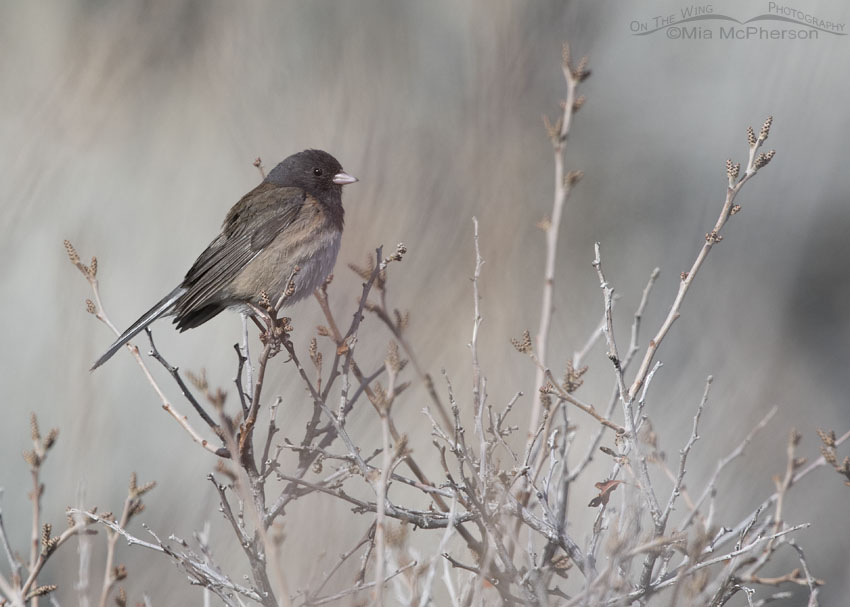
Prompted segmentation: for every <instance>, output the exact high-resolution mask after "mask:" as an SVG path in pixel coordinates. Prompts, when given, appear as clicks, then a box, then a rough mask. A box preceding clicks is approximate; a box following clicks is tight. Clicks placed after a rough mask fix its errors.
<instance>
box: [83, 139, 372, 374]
mask: <svg viewBox="0 0 850 607" xmlns="http://www.w3.org/2000/svg"><path fill="white" fill-rule="evenodd" d="M355 181H357V179H356V178H355V177H352V176H351V175H349V174H348V173H345V172H344V171H343V170H342V166H341V165H340V164H339V162H337V160H336V158H334V157H333V156H331V155H330V154H328V153H327V152H323V151H321V150H305V151H303V152H299V153H298V154H293V155H292V156H290V157H289V158H287V159H286V160H284V161H283V162H281V163H280V164H279V165H277V166H276V167H275V168H274V169H272V171H271V172H270V173H269V174H268V176H267V177H266V178H265V179H264V180H263V182H262V183H261V184H260V185H258V186H257V187H256V188H254V189H253V190H251V191H250V192H248V193H247V194H246V195H245V196H243V197H242V200H240V201H239V202H237V203H236V204H235V205H234V206H233V208H232V209H230V212H229V213H228V214H227V217H226V218H225V219H224V224H222V226H221V234H219V235H218V236H217V237H216V238H215V240H213V241H212V242H211V243H210V245H209V246H208V247H207V249H206V250H205V251H204V252H203V253H201V255H200V257H198V259H197V260H196V261H195V263H194V264H193V265H192V267H191V268H190V269H189V271H188V272H187V273H186V277H185V278H184V279H183V282H181V283H180V286H178V287H177V288H176V289H174V290H173V291H171V293H169V294H168V295H166V296H165V297H163V298H162V299H161V300H159V301H158V302H157V303H156V304H155V305H154V306H153V307H152V308H151V309H150V310H148V311H147V312H145V313H144V314H143V315H142V317H141V318H139V320H137V321H136V322H134V323H133V324H132V325H131V326H130V328H129V329H127V330H126V331H124V333H122V334H121V337H119V338H118V339H117V340H115V343H113V344H112V345H111V346H109V349H108V350H107V351H106V353H105V354H104V355H103V356H101V357H100V358H99V359H97V362H96V363H94V365H93V366H92V370H94V369H96V368H97V367H99V366H100V365H102V364H103V363H105V362H106V361H107V360H109V358H110V357H111V356H112V355H113V354H115V352H117V351H118V350H119V349H120V348H121V346H123V345H124V344H126V343H127V342H128V341H130V340H131V339H132V338H133V337H134V336H135V335H137V334H138V333H139V332H141V331H143V330H144V328H145V327H147V326H148V325H149V324H150V323H152V322H153V321H154V320H156V319H157V318H159V317H161V316H172V315H173V316H174V324H176V325H177V328H178V329H179V330H180V331H185V330H186V329H191V328H193V327H197V326H198V325H201V324H203V323H205V322H206V321H208V320H209V319H211V318H212V317H213V316H215V315H216V314H218V313H219V312H221V311H222V310H224V309H225V308H233V307H235V308H241V309H244V308H245V307H246V306H248V305H254V306H257V305H258V304H260V297H261V293H265V294H266V295H267V297H268V298H269V300H270V301H271V302H275V301H277V300H278V298H279V297H280V296H281V295H282V294H283V292H284V290H285V289H286V288H287V286H288V282H289V279H290V277H291V276H292V271H293V269H294V268H295V266H298V268H299V271H298V274H297V276H296V277H295V280H294V282H295V291H294V293H292V294H291V295H290V296H289V297H288V298H287V300H286V301H287V303H292V302H294V301H297V300H299V299H302V298H304V297H306V296H307V295H309V294H310V293H312V292H313V289H315V288H316V287H317V286H319V285H320V284H322V282H323V281H324V280H325V279H326V278H327V276H328V274H330V273H331V270H332V269H333V266H334V263H335V262H336V256H337V253H338V252H339V243H340V238H341V236H342V223H343V209H342V186H344V185H345V184H347V183H354V182H355Z"/></svg>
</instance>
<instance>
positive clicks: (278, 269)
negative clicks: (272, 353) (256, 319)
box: [228, 229, 342, 303]
mask: <svg viewBox="0 0 850 607" xmlns="http://www.w3.org/2000/svg"><path fill="white" fill-rule="evenodd" d="M286 232H287V233H286V235H285V237H284V234H281V235H280V236H278V237H277V238H276V239H275V240H274V241H272V242H271V243H270V244H269V245H268V246H267V247H266V248H265V249H263V250H262V251H261V252H260V253H259V254H257V256H256V257H254V258H253V259H252V260H251V261H250V262H248V264H247V265H246V266H245V268H244V269H243V270H242V271H241V272H240V273H239V275H238V276H236V278H235V279H234V281H233V283H232V285H231V287H230V289H228V290H229V291H230V293H228V296H229V298H232V299H235V300H242V301H246V300H247V301H252V302H254V303H258V302H259V298H260V293H261V292H263V291H265V292H266V293H267V294H268V296H269V298H270V299H271V301H273V302H274V301H276V300H277V299H278V298H279V297H280V295H281V294H282V293H283V291H284V289H286V286H287V281H288V279H289V277H290V275H291V274H292V270H293V268H294V267H295V266H298V268H299V271H298V274H297V275H296V276H295V279H294V280H295V293H294V294H293V295H292V296H290V298H289V300H288V302H289V303H292V302H295V301H298V300H299V299H303V298H304V297H307V296H308V295H310V293H312V292H313V289H315V288H316V287H318V286H319V285H321V284H322V282H323V281H324V280H325V278H327V277H328V274H330V273H331V271H332V270H333V267H334V263H335V262H336V257H337V253H339V245H340V240H341V238H342V233H341V232H340V231H339V230H323V231H320V232H318V233H316V232H313V233H312V234H310V236H309V237H307V234H306V230H305V231H304V232H305V234H304V236H305V237H304V238H300V237H299V236H300V235H299V234H298V232H299V230H297V229H296V230H286Z"/></svg>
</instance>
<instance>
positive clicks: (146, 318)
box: [89, 287, 186, 371]
mask: <svg viewBox="0 0 850 607" xmlns="http://www.w3.org/2000/svg"><path fill="white" fill-rule="evenodd" d="M185 292H186V289H184V288H183V287H177V288H176V289H174V290H173V291H172V292H171V293H169V294H168V295H166V296H165V297H163V298H162V299H160V300H159V301H158V302H157V303H156V305H154V307H152V308H151V309H150V310H148V311H147V312H145V313H144V314H142V316H141V318H139V320H137V321H136V322H134V323H133V324H132V325H130V328H129V329H127V330H126V331H124V332H123V333H122V334H121V337H119V338H118V339H116V340H115V343H113V344H112V345H111V346H109V349H108V350H107V351H106V352H105V353H104V354H103V356H101V357H100V358H98V359H97V362H95V363H94V364H93V365H92V367H91V369H89V370H90V371H94V370H95V369H97V368H98V367H99V366H100V365H102V364H103V363H105V362H106V361H107V360H109V359H110V358H112V355H113V354H115V353H116V352H117V351H118V350H120V349H121V346H123V345H124V344H126V343H127V342H128V341H130V340H131V339H133V338H134V337H135V336H136V335H138V334H139V333H141V332H142V331H144V329H145V327H147V326H148V325H149V324H151V323H152V322H153V321H155V320H156V319H157V318H159V317H160V316H163V315H165V314H167V313H168V312H169V311H170V310H171V308H172V306H174V303H175V302H176V301H177V300H178V299H179V298H180V296H181V295H183V293H185Z"/></svg>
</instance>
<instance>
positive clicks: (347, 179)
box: [334, 171, 360, 185]
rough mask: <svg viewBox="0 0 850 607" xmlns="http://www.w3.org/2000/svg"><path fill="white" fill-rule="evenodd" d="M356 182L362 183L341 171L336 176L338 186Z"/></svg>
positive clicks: (335, 180) (335, 181)
mask: <svg viewBox="0 0 850 607" xmlns="http://www.w3.org/2000/svg"><path fill="white" fill-rule="evenodd" d="M356 181H360V180H359V179H357V177H353V176H351V175H349V174H348V173H346V172H344V171H340V172H339V173H337V174H336V175H334V183H335V184H337V185H346V184H349V183H354V182H356Z"/></svg>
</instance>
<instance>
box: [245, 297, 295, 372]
mask: <svg viewBox="0 0 850 607" xmlns="http://www.w3.org/2000/svg"><path fill="white" fill-rule="evenodd" d="M251 308H252V310H253V312H254V315H253V317H252V318H253V319H254V322H255V323H256V324H257V327H258V328H259V329H260V342H262V344H263V346H266V347H267V348H269V351H268V355H267V358H271V357H273V356H274V355H275V354H277V353H278V352H280V348H281V345H282V344H283V343H284V342H285V341H287V340H288V339H289V334H290V333H292V325H291V324H290V323H291V321H292V319H291V318H289V317H287V316H281V317H280V318H278V316H277V314H278V310H277V309H276V306H275V305H273V304H272V303H271V300H269V298H268V296H267V295H266V294H265V293H261V294H260V305H259V306H254V305H252V306H251Z"/></svg>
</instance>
